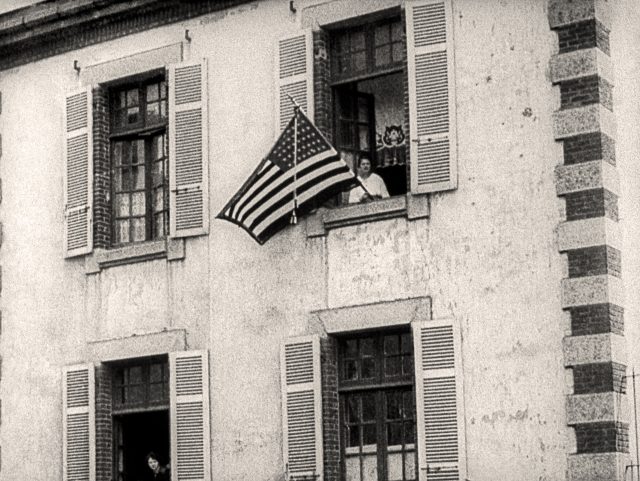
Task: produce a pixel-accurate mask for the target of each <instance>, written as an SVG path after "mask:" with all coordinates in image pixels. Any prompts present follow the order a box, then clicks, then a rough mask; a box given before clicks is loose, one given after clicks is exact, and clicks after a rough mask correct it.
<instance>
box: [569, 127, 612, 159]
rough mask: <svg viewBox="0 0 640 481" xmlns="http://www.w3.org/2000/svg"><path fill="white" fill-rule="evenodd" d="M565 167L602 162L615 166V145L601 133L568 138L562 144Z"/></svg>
mask: <svg viewBox="0 0 640 481" xmlns="http://www.w3.org/2000/svg"><path fill="white" fill-rule="evenodd" d="M562 149H563V152H564V163H565V165H572V164H578V163H581V162H590V161H592V160H604V161H605V162H608V163H610V164H611V165H616V149H615V143H614V141H613V139H612V138H611V137H609V136H608V135H606V134H603V133H601V132H594V133H590V134H581V135H576V136H575V137H568V138H566V139H564V141H563V142H562Z"/></svg>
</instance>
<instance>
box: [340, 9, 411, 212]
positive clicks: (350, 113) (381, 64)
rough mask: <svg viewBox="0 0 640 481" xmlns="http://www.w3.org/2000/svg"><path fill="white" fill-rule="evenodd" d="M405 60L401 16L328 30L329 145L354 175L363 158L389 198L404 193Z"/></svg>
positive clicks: (405, 181) (405, 169)
mask: <svg viewBox="0 0 640 481" xmlns="http://www.w3.org/2000/svg"><path fill="white" fill-rule="evenodd" d="M405 59H406V47H405V34H404V25H403V23H402V21H401V19H400V17H393V18H388V19H384V20H381V21H377V22H374V23H366V24H362V25H358V26H354V27H350V28H345V29H339V30H332V31H330V65H331V68H330V71H331V81H330V83H331V90H332V97H333V133H334V135H333V138H334V144H335V146H336V148H337V149H338V150H339V151H340V152H341V154H342V157H343V158H344V159H345V160H346V161H347V163H348V164H349V165H350V166H351V167H352V168H353V170H354V171H357V170H358V161H359V159H360V158H362V157H368V158H369V159H370V160H371V164H372V167H373V169H372V170H373V171H374V173H375V174H377V175H378V176H380V177H381V178H382V180H383V181H384V183H385V185H386V190H387V191H388V193H389V194H390V195H391V196H394V195H401V194H405V193H406V192H407V155H406V152H407V149H406V137H407V130H408V125H407V118H406V115H405V107H404V98H405V86H406V69H405ZM375 193H377V192H375ZM383 195H384V194H383ZM347 200H349V201H350V202H354V201H356V200H357V199H355V198H354V197H353V196H352V197H351V199H349V198H348V196H346V195H345V196H343V201H347Z"/></svg>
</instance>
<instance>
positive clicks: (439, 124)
mask: <svg viewBox="0 0 640 481" xmlns="http://www.w3.org/2000/svg"><path fill="white" fill-rule="evenodd" d="M406 21H407V64H408V75H409V119H410V122H409V124H410V137H411V192H413V193H414V194H419V193H426V192H437V191H441V190H450V189H455V188H456V186H457V177H458V173H457V162H456V135H455V132H456V119H455V78H454V61H453V37H452V33H453V22H452V13H451V3H450V0H419V1H418V0H408V1H407V3H406Z"/></svg>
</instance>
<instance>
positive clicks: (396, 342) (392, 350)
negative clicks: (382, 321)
mask: <svg viewBox="0 0 640 481" xmlns="http://www.w3.org/2000/svg"><path fill="white" fill-rule="evenodd" d="M398 352H400V339H399V338H398V336H395V335H394V336H384V353H385V354H397V353H398Z"/></svg>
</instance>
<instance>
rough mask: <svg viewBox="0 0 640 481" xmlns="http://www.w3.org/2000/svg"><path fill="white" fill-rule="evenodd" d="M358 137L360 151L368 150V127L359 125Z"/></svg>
mask: <svg viewBox="0 0 640 481" xmlns="http://www.w3.org/2000/svg"><path fill="white" fill-rule="evenodd" d="M359 131H360V135H359V139H360V150H366V151H368V150H369V147H370V145H369V127H368V126H366V125H361V126H360V127H359Z"/></svg>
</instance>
